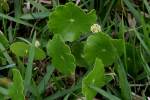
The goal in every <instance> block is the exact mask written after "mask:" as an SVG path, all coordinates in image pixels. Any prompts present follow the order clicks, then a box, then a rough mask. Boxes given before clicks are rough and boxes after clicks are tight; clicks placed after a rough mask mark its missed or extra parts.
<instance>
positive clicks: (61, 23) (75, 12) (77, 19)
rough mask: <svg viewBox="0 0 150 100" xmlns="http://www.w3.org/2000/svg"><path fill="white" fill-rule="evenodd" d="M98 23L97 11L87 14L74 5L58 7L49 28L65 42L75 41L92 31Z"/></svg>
mask: <svg viewBox="0 0 150 100" xmlns="http://www.w3.org/2000/svg"><path fill="white" fill-rule="evenodd" d="M95 22H96V14H95V11H91V12H90V13H88V14H86V13H85V12H84V11H83V10H82V9H80V8H79V7H78V6H76V5H75V4H74V3H67V4H66V5H61V6H58V7H57V8H56V9H55V10H54V12H53V13H52V14H50V17H49V23H48V24H49V28H50V30H51V31H52V32H53V33H54V34H61V36H62V37H63V38H64V40H65V41H70V42H72V41H74V40H76V39H78V38H79V37H80V35H81V34H84V33H86V32H89V31H90V27H91V25H92V24H94V23H95Z"/></svg>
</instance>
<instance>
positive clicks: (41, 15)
mask: <svg viewBox="0 0 150 100" xmlns="http://www.w3.org/2000/svg"><path fill="white" fill-rule="evenodd" d="M48 16H49V12H37V13H30V14H24V15H22V16H21V17H20V18H21V19H25V20H32V19H43V18H46V17H48Z"/></svg>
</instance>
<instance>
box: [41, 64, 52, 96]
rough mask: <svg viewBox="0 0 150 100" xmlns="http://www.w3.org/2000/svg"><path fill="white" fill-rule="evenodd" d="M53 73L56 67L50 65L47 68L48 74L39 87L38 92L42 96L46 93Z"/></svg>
mask: <svg viewBox="0 0 150 100" xmlns="http://www.w3.org/2000/svg"><path fill="white" fill-rule="evenodd" d="M53 71H54V67H53V66H51V65H48V66H47V73H46V75H45V76H44V78H43V79H42V81H41V82H40V84H39V86H38V90H39V93H40V94H41V93H43V92H44V90H45V88H46V86H47V84H48V81H49V79H50V77H51V75H52V73H53Z"/></svg>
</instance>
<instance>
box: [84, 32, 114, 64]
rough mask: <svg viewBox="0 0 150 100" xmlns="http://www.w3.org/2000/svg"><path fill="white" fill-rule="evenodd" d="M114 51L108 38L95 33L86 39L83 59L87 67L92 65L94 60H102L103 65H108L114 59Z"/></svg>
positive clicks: (102, 34)
mask: <svg viewBox="0 0 150 100" xmlns="http://www.w3.org/2000/svg"><path fill="white" fill-rule="evenodd" d="M116 51H117V50H116V49H115V48H114V46H113V44H112V42H111V38H110V37H109V36H107V35H106V34H104V33H96V34H94V35H92V36H90V37H89V38H88V39H87V42H86V44H85V48H84V57H85V59H86V61H87V62H88V64H89V65H92V64H93V63H94V61H95V59H96V58H100V59H102V61H103V63H104V64H105V65H110V64H112V63H113V62H114V60H115V59H116V56H117V52H116Z"/></svg>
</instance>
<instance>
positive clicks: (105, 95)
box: [90, 86, 121, 100]
mask: <svg viewBox="0 0 150 100" xmlns="http://www.w3.org/2000/svg"><path fill="white" fill-rule="evenodd" d="M90 88H92V89H93V90H95V91H96V92H98V93H99V94H101V95H102V96H104V97H106V98H108V99H109V100H121V99H119V98H118V97H116V96H114V95H112V94H110V93H107V92H106V91H104V90H102V89H100V88H97V87H95V86H90Z"/></svg>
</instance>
